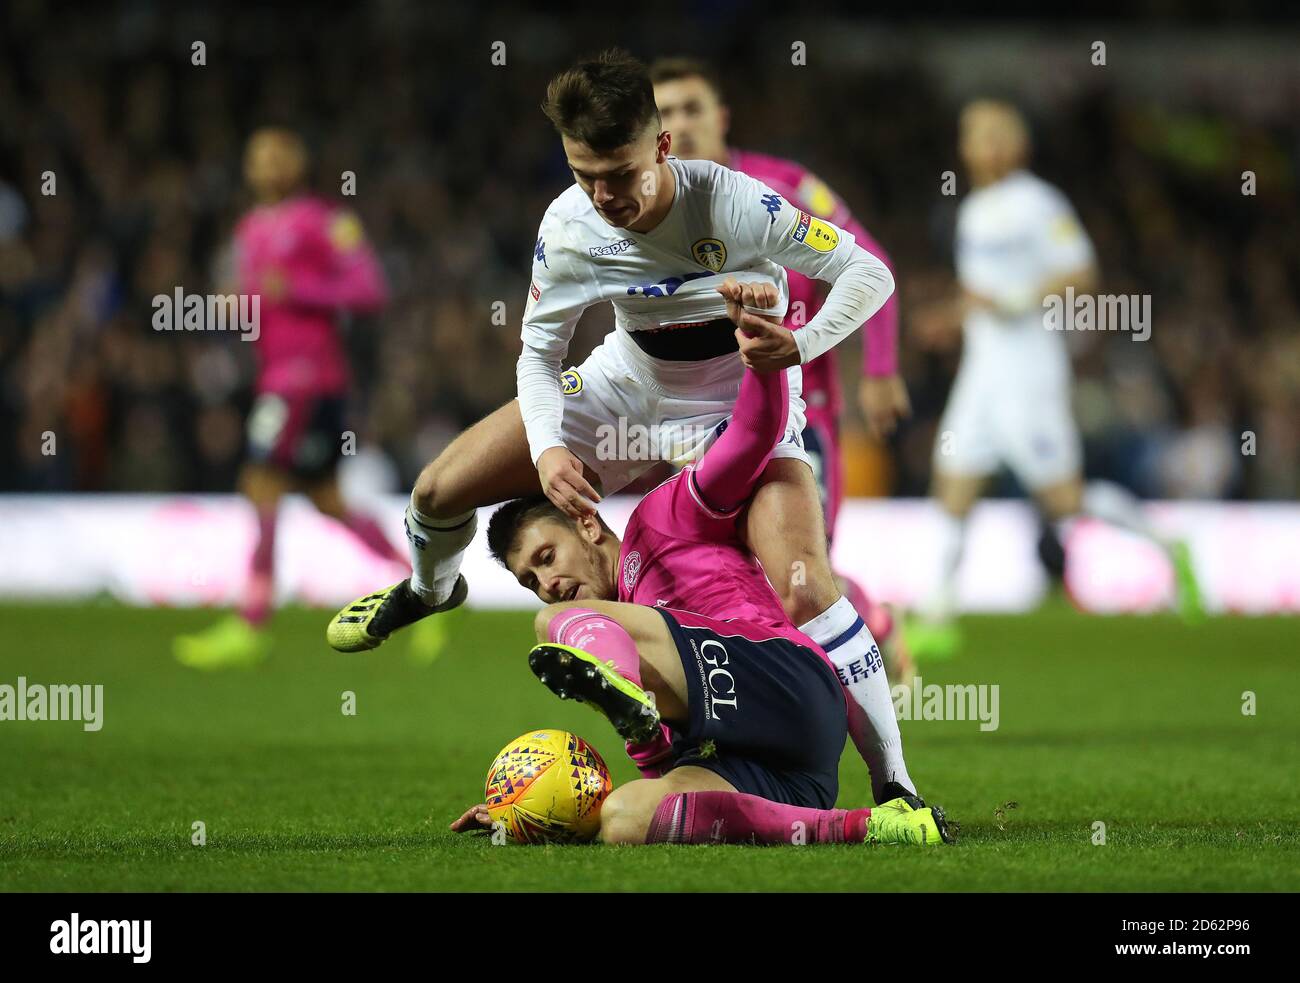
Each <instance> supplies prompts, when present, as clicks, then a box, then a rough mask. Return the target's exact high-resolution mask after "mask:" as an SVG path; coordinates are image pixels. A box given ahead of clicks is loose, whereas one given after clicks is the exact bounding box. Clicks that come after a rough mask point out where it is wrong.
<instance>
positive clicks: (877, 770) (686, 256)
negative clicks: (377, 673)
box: [327, 51, 916, 801]
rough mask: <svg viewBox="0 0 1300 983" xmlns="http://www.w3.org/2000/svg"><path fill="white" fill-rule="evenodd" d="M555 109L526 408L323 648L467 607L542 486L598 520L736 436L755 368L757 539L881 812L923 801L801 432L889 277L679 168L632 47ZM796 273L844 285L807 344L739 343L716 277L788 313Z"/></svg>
mask: <svg viewBox="0 0 1300 983" xmlns="http://www.w3.org/2000/svg"><path fill="white" fill-rule="evenodd" d="M543 108H544V110H545V112H546V115H547V116H548V117H549V118H550V120H551V122H552V123H553V124H554V126H555V128H556V130H557V131H558V132H559V134H560V137H561V140H562V143H563V147H564V152H565V155H566V157H567V160H568V164H569V167H570V169H571V171H572V172H573V175H574V179H575V182H576V183H575V184H574V186H572V187H570V188H569V189H568V190H567V191H565V192H564V193H563V194H561V195H560V196H559V197H558V198H557V199H555V201H554V202H552V203H551V206H550V207H549V208H548V209H547V212H546V215H545V216H544V218H543V219H542V223H541V228H540V229H539V232H538V236H537V241H536V244H535V246H534V251H533V267H532V282H531V284H530V286H529V295H528V300H527V303H526V306H525V310H524V319H523V353H522V354H521V355H520V357H519V361H518V366H517V372H516V374H517V381H518V399H517V400H516V401H512V402H510V403H508V404H507V405H505V406H503V407H501V408H500V409H499V410H497V411H496V412H494V413H492V414H490V415H489V416H488V417H486V418H485V419H483V420H481V421H480V422H479V423H477V424H475V425H474V426H473V427H471V428H470V429H469V430H467V431H466V432H465V433H463V434H462V435H461V436H460V437H458V438H457V439H456V440H455V441H453V443H452V444H451V445H450V446H449V447H448V448H447V449H446V450H445V451H444V452H443V453H442V454H440V455H439V456H438V458H437V459H436V460H435V461H433V462H432V463H431V464H430V465H428V466H427V467H426V468H425V469H424V471H423V472H422V473H421V475H420V477H419V479H418V480H417V481H416V485H415V489H414V491H413V493H412V496H411V504H410V507H409V508H408V510H407V514H406V529H407V537H408V539H409V541H410V544H411V560H412V566H413V568H414V571H413V573H412V576H411V578H410V580H409V581H403V582H402V583H400V584H395V585H393V586H392V587H390V588H387V589H385V590H383V591H379V592H377V593H375V594H371V595H367V596H366V597H363V598H359V599H358V600H357V601H355V602H353V603H352V604H351V605H348V606H347V607H345V608H344V609H343V610H341V611H340V612H339V613H338V615H336V616H335V619H334V620H333V622H331V624H330V626H329V630H328V632H327V638H328V640H329V642H330V644H331V645H332V646H333V647H335V648H336V649H339V650H342V651H358V650H362V649H368V648H373V647H375V646H377V645H379V644H381V643H382V642H383V641H384V640H385V639H386V638H387V637H388V635H389V634H390V633H391V632H392V631H394V630H396V629H397V628H401V627H403V626H404V625H407V624H410V623H412V622H413V621H416V620H418V619H420V618H423V617H425V616H427V615H429V614H432V613H435V612H438V611H445V610H449V609H450V608H453V607H455V606H457V605H459V604H461V603H462V602H463V601H464V599H465V596H466V590H467V588H466V584H465V580H464V577H462V576H460V573H459V568H460V560H461V556H462V555H463V553H464V551H465V549H466V548H467V547H468V545H469V543H470V542H471V541H472V539H473V537H474V533H475V530H476V519H475V514H476V513H475V510H476V509H477V508H479V507H483V506H488V505H493V504H496V503H499V502H503V501H506V500H507V499H511V498H518V497H522V496H525V495H529V494H535V493H536V492H537V490H538V486H539V484H540V487H541V490H542V491H544V492H545V493H546V495H547V497H548V498H550V500H551V501H552V502H554V503H555V504H556V505H557V506H558V507H560V508H561V509H563V510H564V511H565V512H566V513H568V514H569V515H570V516H572V517H574V518H578V517H580V516H584V515H594V514H595V503H596V502H598V501H599V500H600V494H602V493H603V494H609V493H612V492H616V491H618V490H619V489H620V488H623V487H626V486H627V485H628V484H629V483H631V482H632V481H634V480H635V479H637V478H638V477H640V476H642V475H644V474H645V473H646V472H647V471H649V470H650V469H652V468H656V467H662V466H663V462H664V461H671V462H672V463H675V464H683V463H686V462H688V461H690V460H693V459H695V458H696V457H698V456H699V455H700V454H702V453H703V452H704V450H705V449H706V448H707V447H708V445H709V444H710V443H711V441H712V440H713V439H714V438H716V436H717V435H718V433H720V432H721V430H722V428H723V427H725V425H726V421H727V418H728V416H729V415H730V413H731V409H732V406H733V404H734V402H735V399H736V395H737V393H738V392H739V388H740V381H741V378H742V373H743V367H744V366H749V367H751V368H753V369H755V370H756V371H759V372H763V371H777V370H782V371H787V372H788V373H789V383H790V385H789V391H790V413H789V426H788V428H787V430H786V433H785V435H784V436H783V438H782V439H781V441H780V442H779V443H778V445H777V446H776V448H775V449H774V453H773V456H772V458H771V460H769V461H768V463H767V464H766V466H765V469H764V471H763V473H762V476H761V477H760V478H759V479H758V482H757V489H756V491H755V494H754V496H753V499H752V502H751V504H750V505H749V507H748V513H747V515H746V517H745V519H744V520H743V521H744V528H745V531H746V532H745V534H746V538H747V540H748V542H749V544H750V546H751V549H752V550H753V551H754V553H755V554H756V555H757V556H758V558H759V559H760V561H761V562H762V564H763V567H764V569H765V570H766V571H767V572H768V576H769V578H770V580H771V582H772V585H773V587H774V588H775V589H776V592H777V594H778V596H780V598H781V600H782V603H783V605H784V607H785V610H786V613H787V614H788V616H789V617H790V620H791V622H792V623H793V624H794V625H796V626H798V627H799V628H800V630H802V631H803V632H804V633H805V634H807V635H808V636H810V637H811V638H812V639H813V640H814V641H815V642H817V643H818V644H819V645H821V647H822V648H823V649H824V650H825V651H826V653H827V654H828V655H829V656H830V658H831V660H832V662H833V663H834V664H835V665H836V667H837V669H838V672H839V676H840V681H841V683H842V684H843V685H844V687H845V690H846V692H847V695H848V697H849V699H848V704H849V710H850V713H849V719H850V733H851V735H852V737H853V740H854V743H855V745H856V746H857V747H858V750H859V751H860V752H861V754H862V756H863V759H864V760H865V761H866V763H867V765H868V768H869V770H870V772H871V782H872V790H873V794H874V795H875V796H876V798H877V801H883V800H882V799H881V798H880V797H881V795H897V794H915V791H916V788H915V785H914V783H913V782H912V780H911V778H910V777H909V775H908V773H907V769H906V767H905V765H904V762H903V755H902V743H901V738H900V736H899V732H898V724H897V721H896V719H895V716H894V708H893V703H892V701H891V698H890V693H889V687H888V683H887V681H886V678H885V673H884V671H883V664H882V660H881V655H880V649H879V647H878V646H877V645H876V643H875V640H874V639H873V638H872V637H871V632H870V631H869V630H868V629H867V627H866V626H865V624H864V623H863V621H862V619H861V618H859V617H858V614H857V612H856V610H855V609H854V608H853V605H852V604H851V603H850V602H849V601H848V600H847V599H846V598H845V597H843V596H842V595H841V594H840V592H839V588H838V586H837V585H836V580H835V577H834V575H833V574H832V572H831V568H830V562H829V558H828V555H827V547H826V536H825V531H824V525H823V520H822V515H821V508H820V505H819V501H818V492H817V487H816V484H815V482H814V480H813V475H812V470H811V467H810V464H809V461H808V457H807V454H806V453H805V451H804V448H803V445H802V439H801V433H802V430H803V426H804V405H803V401H802V399H800V385H799V382H800V370H799V366H800V365H801V364H802V363H804V362H808V361H811V360H812V359H814V358H816V357H817V356H818V355H820V354H822V353H823V352H825V351H827V350H828V349H829V348H830V347H832V346H833V345H835V344H837V343H838V342H839V341H841V340H843V338H845V337H846V336H847V335H848V334H850V333H851V332H852V331H854V330H855V329H856V328H857V327H858V326H859V325H861V324H862V323H863V321H865V320H866V319H867V318H869V317H870V316H871V315H872V314H873V313H875V311H876V310H878V309H879V308H880V306H881V305H882V304H883V303H884V302H885V300H886V299H887V298H888V297H889V295H890V294H891V293H892V291H893V289H894V283H893V277H892V276H891V274H890V273H889V270H888V268H887V267H886V266H885V265H884V264H883V263H882V262H880V261H879V260H878V259H876V258H875V257H874V256H872V255H871V254H870V253H868V252H866V251H865V250H864V249H862V248H861V247H859V246H858V245H856V244H855V242H854V239H853V236H852V235H851V234H849V233H847V232H845V231H844V230H842V229H839V228H837V227H835V226H834V225H832V224H831V223H829V222H827V221H824V220H822V219H819V218H816V217H814V216H812V215H810V214H809V213H807V212H805V211H802V210H800V209H798V208H795V207H793V206H791V205H790V203H788V202H787V201H785V200H784V199H783V198H782V197H781V196H780V195H778V194H776V193H775V192H773V191H772V190H771V189H770V188H768V187H766V186H765V185H763V184H762V183H760V182H758V181H755V180H754V179H753V178H750V177H748V176H746V175H744V174H742V173H739V172H737V171H732V170H730V169H728V168H726V167H723V166H721V165H719V164H716V163H714V162H712V161H703V160H700V161H685V160H679V159H677V158H675V157H672V156H670V149H671V136H670V134H669V133H667V132H665V131H663V130H662V129H661V125H660V119H659V113H658V110H657V109H656V107H655V101H654V89H653V86H652V84H651V82H650V77H649V74H648V72H647V70H646V68H645V67H644V66H643V65H641V64H640V63H639V62H637V61H636V60H635V59H633V58H632V57H631V56H629V55H627V54H625V53H622V52H618V51H611V52H606V53H604V54H602V55H601V56H599V57H598V58H596V59H593V60H589V61H585V62H583V63H581V64H579V65H578V66H576V67H575V68H573V69H571V70H570V71H567V72H564V73H562V74H560V75H559V76H557V77H556V78H555V79H554V80H552V82H551V84H550V86H549V87H548V89H547V98H546V101H545V103H544V104H543ZM784 267H789V268H791V269H795V270H798V271H799V272H801V273H803V274H804V275H806V276H808V277H811V278H814V279H819V280H824V281H827V282H829V283H830V284H831V288H830V292H829V295H828V296H827V298H826V300H825V302H824V304H823V306H822V308H821V310H820V311H819V312H818V313H817V315H816V316H815V317H813V318H812V319H811V320H810V321H809V322H808V324H806V325H805V326H804V327H802V328H801V329H800V330H798V331H795V332H791V331H789V330H788V329H786V328H785V327H783V326H781V325H780V324H779V323H778V324H773V323H772V322H771V321H769V320H767V319H766V318H763V317H759V316H757V313H746V314H745V315H744V316H743V318H742V320H743V321H744V327H745V329H746V330H745V331H741V330H740V329H739V327H738V325H737V324H736V323H733V322H732V321H731V320H729V319H728V316H727V300H728V297H724V296H723V295H722V293H720V292H719V287H720V285H721V284H722V282H723V280H724V279H725V278H726V277H732V278H734V279H735V280H737V281H738V284H739V285H738V286H737V287H736V288H735V289H736V291H738V292H739V294H738V295H737V296H735V297H734V298H733V299H735V300H737V301H739V302H740V303H742V304H744V305H745V306H746V307H747V308H749V310H750V311H752V312H758V313H762V314H769V315H774V316H775V317H776V318H778V320H779V318H780V317H781V316H782V315H784V313H785V308H786V305H787V301H788V297H787V289H786V274H785V269H784ZM759 284H773V285H775V286H776V288H777V295H778V297H779V301H778V303H777V304H775V305H763V306H758V305H757V304H756V303H755V300H756V298H757V296H759V295H758V294H757V293H755V287H756V286H757V285H759ZM763 292H764V293H766V291H763ZM603 301H609V302H611V303H612V304H613V307H614V312H615V330H614V331H612V332H611V333H610V334H609V335H608V336H607V337H606V338H605V340H604V342H603V343H602V344H601V345H600V346H599V347H597V348H596V349H595V351H593V352H592V353H591V355H590V356H589V357H588V358H587V359H586V361H584V362H583V363H582V364H581V365H579V366H577V367H576V368H571V369H568V370H567V371H562V369H563V367H564V366H563V360H564V358H565V356H566V354H567V350H568V345H569V341H570V339H571V338H572V336H573V331H574V328H575V327H576V325H577V323H578V319H579V318H580V317H581V315H582V312H583V311H584V310H585V309H586V308H588V307H590V306H592V305H594V304H598V303H601V302H603ZM597 486H599V491H598V490H597ZM653 560H654V558H652V557H646V558H643V560H642V562H643V563H649V562H653ZM587 596H590V586H589V585H585V584H578V583H565V584H562V585H556V596H554V597H548V598H547V599H549V600H554V601H563V600H573V599H582V598H584V597H587ZM898 787H901V788H903V789H904V790H905V791H904V792H903V793H900V792H898V791H897V789H898Z"/></svg>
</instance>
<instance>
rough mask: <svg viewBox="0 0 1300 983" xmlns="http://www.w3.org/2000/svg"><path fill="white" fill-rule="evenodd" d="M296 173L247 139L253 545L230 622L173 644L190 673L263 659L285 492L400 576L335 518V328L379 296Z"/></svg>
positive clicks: (357, 249)
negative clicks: (254, 333) (253, 325)
mask: <svg viewBox="0 0 1300 983" xmlns="http://www.w3.org/2000/svg"><path fill="white" fill-rule="evenodd" d="M306 172H307V153H306V149H305V147H304V146H303V143H302V141H301V139H300V138H299V137H298V136H297V135H296V134H294V133H291V132H289V131H287V130H282V129H272V128H268V129H263V130H259V131H257V132H256V133H254V134H253V136H252V137H251V138H250V140H249V142H248V147H247V150H246V153H245V158H244V175H245V178H246V180H247V182H248V184H249V187H250V188H251V189H252V190H253V193H254V195H255V196H256V198H257V205H256V207H255V208H254V209H253V210H252V211H251V212H249V213H248V214H247V215H245V216H244V218H243V219H242V220H241V221H240V222H239V225H238V226H237V227H236V229H235V234H234V239H235V259H236V264H237V276H238V289H239V290H240V291H241V292H243V293H248V294H258V295H260V297H261V301H260V305H261V307H260V320H259V324H258V326H257V327H258V337H257V339H256V345H257V355H258V363H259V365H258V374H257V382H256V400H255V402H254V404H253V409H252V412H251V413H250V414H249V418H248V461H247V463H246V464H245V465H244V468H243V470H242V472H241V474H240V491H241V492H242V493H243V494H244V495H245V497H247V498H248V500H249V501H250V502H251V503H252V504H253V507H254V509H255V510H256V512H257V541H256V545H255V547H254V549H253V556H252V569H251V573H250V577H249V582H248V587H247V590H246V593H245V597H244V600H243V603H242V605H241V606H240V610H239V614H238V616H236V617H231V618H228V619H226V620H224V621H222V622H220V623H218V624H217V625H215V626H214V627H212V628H211V629H209V630H207V631H205V632H201V633H199V634H195V635H185V636H181V637H179V638H177V639H176V641H175V645H174V650H175V654H176V657H177V659H179V660H180V661H181V662H182V663H184V664H186V665H188V666H192V667H194V668H197V669H214V668H221V667H225V666H232V665H246V664H249V663H253V662H256V661H258V660H260V659H261V658H263V657H264V656H265V655H266V653H267V650H268V640H267V639H266V638H265V637H264V636H263V635H262V634H261V632H260V630H259V629H261V627H262V626H263V625H264V623H265V621H266V619H267V617H268V615H269V613H270V607H271V600H272V590H273V584H274V554H275V526H276V514H277V511H278V508H279V503H280V499H281V498H282V497H283V496H284V495H285V494H287V493H289V492H291V491H302V492H304V493H305V494H306V495H307V497H308V498H309V499H310V500H311V502H312V504H313V505H315V506H316V508H317V509H318V510H320V511H321V512H322V513H324V514H325V515H328V516H330V517H331V518H333V519H335V520H337V521H338V522H340V523H342V524H343V525H344V527H346V528H347V529H348V530H349V531H351V532H352V533H353V534H354V535H355V536H356V538H357V539H358V540H359V541H360V542H361V543H362V544H363V545H364V546H365V547H367V548H368V549H369V550H371V551H372V552H374V553H376V554H377V555H379V556H382V557H384V558H385V559H389V560H392V561H393V562H395V563H401V564H402V565H403V566H406V565H407V563H406V557H405V555H404V551H399V550H397V549H396V548H395V547H394V546H393V544H392V543H390V542H389V541H388V539H387V538H386V537H385V536H384V534H383V532H382V531H381V530H380V528H379V526H378V524H377V523H376V522H375V521H374V520H373V519H371V518H370V517H368V516H364V515H360V514H358V513H356V512H353V511H352V510H350V509H349V508H348V507H347V505H346V504H345V503H344V501H343V497H342V495H341V494H340V492H339V487H338V482H337V480H336V478H335V475H334V468H335V465H336V464H337V462H338V456H339V451H340V447H341V441H342V435H343V432H344V430H345V429H346V427H345V421H344V405H345V397H346V395H347V390H348V383H349V373H348V365H347V358H346V355H345V354H344V351H343V345H342V342H341V340H340V338H339V329H338V317H339V315H340V314H341V313H345V312H347V313H358V314H362V313H370V312H373V311H377V310H379V309H380V308H382V307H383V306H384V304H385V303H386V302H387V297H388V289H387V285H386V283H385V281H384V275H383V271H382V270H381V268H380V266H379V262H378V259H377V258H376V256H375V254H374V252H373V250H371V248H370V246H369V245H368V244H367V243H366V241H365V238H364V236H363V233H362V230H361V225H360V223H359V222H358V221H357V219H356V217H355V216H353V215H352V214H351V213H349V212H346V211H342V210H340V209H338V208H335V207H334V206H332V205H330V204H329V203H327V202H325V201H323V200H321V199H319V198H316V197H313V196H311V195H309V194H307V193H306V192H305V191H304V184H305V178H306Z"/></svg>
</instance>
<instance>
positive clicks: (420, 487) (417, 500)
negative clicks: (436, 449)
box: [411, 461, 441, 516]
mask: <svg viewBox="0 0 1300 983" xmlns="http://www.w3.org/2000/svg"><path fill="white" fill-rule="evenodd" d="M440 471H441V469H440V468H439V467H438V462H437V461H431V462H430V463H428V464H426V465H425V466H424V470H423V471H421V472H420V476H419V477H418V478H416V479H415V488H414V489H412V491H411V504H412V505H414V506H415V507H416V509H418V510H419V511H420V512H422V513H423V514H425V515H427V516H435V515H437V509H438V498H439V495H438V493H439V490H440V489H439V481H438V478H439V473H440Z"/></svg>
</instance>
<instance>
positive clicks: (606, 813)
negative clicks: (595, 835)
mask: <svg viewBox="0 0 1300 983" xmlns="http://www.w3.org/2000/svg"><path fill="white" fill-rule="evenodd" d="M636 784H638V783H636V782H632V783H629V784H628V785H622V786H620V787H618V788H616V789H614V791H612V792H610V793H609V797H608V798H606V799H605V801H604V803H603V804H602V805H601V807H600V839H601V841H602V842H604V843H609V844H611V845H623V846H639V845H641V844H644V843H645V837H646V830H648V829H649V828H650V819H651V816H652V815H653V812H654V810H653V809H651V810H650V811H649V812H647V811H646V808H645V805H644V803H642V802H640V801H638V800H640V799H641V798H643V797H642V796H638V795H637V794H636V790H635V788H634V786H635V785H636Z"/></svg>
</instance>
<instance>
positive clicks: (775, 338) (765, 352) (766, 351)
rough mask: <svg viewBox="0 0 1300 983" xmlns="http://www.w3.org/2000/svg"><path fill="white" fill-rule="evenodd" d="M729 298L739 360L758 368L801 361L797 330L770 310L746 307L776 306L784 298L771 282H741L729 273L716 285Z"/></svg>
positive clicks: (765, 369) (775, 367)
mask: <svg viewBox="0 0 1300 983" xmlns="http://www.w3.org/2000/svg"><path fill="white" fill-rule="evenodd" d="M717 290H718V293H720V294H722V296H723V297H724V298H725V299H726V301H727V317H728V318H730V319H731V323H732V324H734V325H735V326H736V343H737V344H738V345H739V346H740V360H741V361H742V362H744V363H745V367H746V368H748V369H753V370H754V371H755V372H759V373H764V372H776V371H777V370H779V369H788V368H789V367H790V366H792V365H798V364H799V346H798V345H797V344H795V340H794V332H793V331H790V330H789V329H788V328H785V327H784V326H782V324H781V319H780V318H778V317H773V316H772V315H770V314H755V313H753V311H750V310H746V308H760V309H762V308H767V307H773V306H775V305H776V304H777V302H778V301H780V299H781V295H780V293H779V292H778V291H777V289H776V286H775V285H774V284H771V283H738V282H737V281H736V280H735V279H734V278H732V277H727V279H725V280H724V281H722V284H721V285H720V286H719V287H718V288H717Z"/></svg>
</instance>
